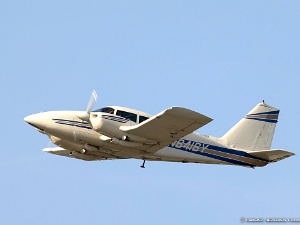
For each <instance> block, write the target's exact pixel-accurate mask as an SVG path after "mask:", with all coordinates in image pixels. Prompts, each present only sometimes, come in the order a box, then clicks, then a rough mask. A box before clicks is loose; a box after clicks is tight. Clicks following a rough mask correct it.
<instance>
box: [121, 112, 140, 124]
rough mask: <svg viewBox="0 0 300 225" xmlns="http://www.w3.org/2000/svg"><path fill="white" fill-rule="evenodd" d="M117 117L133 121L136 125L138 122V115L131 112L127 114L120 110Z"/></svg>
mask: <svg viewBox="0 0 300 225" xmlns="http://www.w3.org/2000/svg"><path fill="white" fill-rule="evenodd" d="M116 115H117V116H121V117H123V118H126V119H129V120H131V121H133V122H135V123H136V120H137V115H136V114H134V113H130V112H125V111H122V110H118V111H117V114H116Z"/></svg>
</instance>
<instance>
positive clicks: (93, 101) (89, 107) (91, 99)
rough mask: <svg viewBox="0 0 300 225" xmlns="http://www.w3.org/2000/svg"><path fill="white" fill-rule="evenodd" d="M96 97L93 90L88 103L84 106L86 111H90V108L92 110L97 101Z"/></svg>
mask: <svg viewBox="0 0 300 225" xmlns="http://www.w3.org/2000/svg"><path fill="white" fill-rule="evenodd" d="M97 99H98V96H97V92H96V91H95V90H93V92H92V95H91V98H90V101H89V104H88V105H87V108H86V112H87V113H90V112H91V110H92V108H93V106H94V104H95V102H96V101H97Z"/></svg>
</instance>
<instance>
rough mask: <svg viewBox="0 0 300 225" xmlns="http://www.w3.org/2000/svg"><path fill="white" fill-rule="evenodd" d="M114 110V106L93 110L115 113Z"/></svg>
mask: <svg viewBox="0 0 300 225" xmlns="http://www.w3.org/2000/svg"><path fill="white" fill-rule="evenodd" d="M114 111H115V110H114V109H113V108H110V107H105V108H101V109H97V110H95V111H93V112H104V113H109V114H114Z"/></svg>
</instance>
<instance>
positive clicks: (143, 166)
mask: <svg viewBox="0 0 300 225" xmlns="http://www.w3.org/2000/svg"><path fill="white" fill-rule="evenodd" d="M145 162H146V160H145V159H144V162H143V165H141V168H143V169H144V168H145Z"/></svg>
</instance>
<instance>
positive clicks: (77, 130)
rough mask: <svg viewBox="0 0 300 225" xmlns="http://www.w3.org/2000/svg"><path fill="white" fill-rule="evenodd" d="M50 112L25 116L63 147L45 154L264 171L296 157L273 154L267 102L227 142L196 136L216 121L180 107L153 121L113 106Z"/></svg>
mask: <svg viewBox="0 0 300 225" xmlns="http://www.w3.org/2000/svg"><path fill="white" fill-rule="evenodd" d="M96 99H97V95H96V92H95V91H94V92H93V93H92V96H91V99H90V102H89V104H88V107H87V110H86V111H85V112H84V111H51V112H43V113H38V114H34V115H30V116H27V117H26V118H25V121H26V122H27V123H29V124H30V125H32V126H33V127H35V128H36V129H37V130H38V131H39V132H41V133H42V134H46V135H48V137H49V138H50V140H51V141H52V142H53V143H54V144H55V145H57V146H59V147H54V148H45V149H43V151H45V152H49V153H52V154H56V155H61V156H67V157H72V158H76V159H82V160H107V159H129V158H134V159H141V160H143V165H142V166H141V167H143V168H144V164H145V161H146V160H152V161H168V162H182V163H205V164H226V165H237V166H244V167H249V168H254V167H256V166H258V167H262V166H265V165H267V164H269V163H272V162H277V161H279V160H282V159H285V158H287V157H290V156H293V155H294V153H291V152H288V151H285V150H281V149H274V150H270V147H271V142H272V139H273V134H274V130H275V126H276V123H277V120H278V115H279V110H278V109H276V108H274V107H272V106H269V105H267V104H265V103H264V101H263V102H262V103H259V104H258V105H257V106H255V107H254V108H253V109H252V110H251V111H250V112H249V113H248V114H247V115H246V116H245V117H244V118H243V119H242V120H241V121H239V122H238V123H237V124H236V125H235V126H234V127H233V128H232V129H231V130H229V131H228V132H227V133H226V134H225V135H224V136H223V137H221V138H216V137H212V136H207V135H201V134H198V133H193V131H195V130H197V129H199V128H201V127H203V126H204V125H206V124H208V123H209V122H211V121H212V119H211V118H209V117H207V116H204V115H202V114H200V113H197V112H194V111H192V110H189V109H185V108H181V107H171V108H168V109H166V110H164V111H162V112H160V113H158V114H156V115H155V116H151V115H149V114H147V113H144V112H141V111H137V110H134V109H129V108H124V107H119V106H111V107H105V108H101V109H98V110H95V111H91V109H92V107H93V105H94V103H95V101H96Z"/></svg>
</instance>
